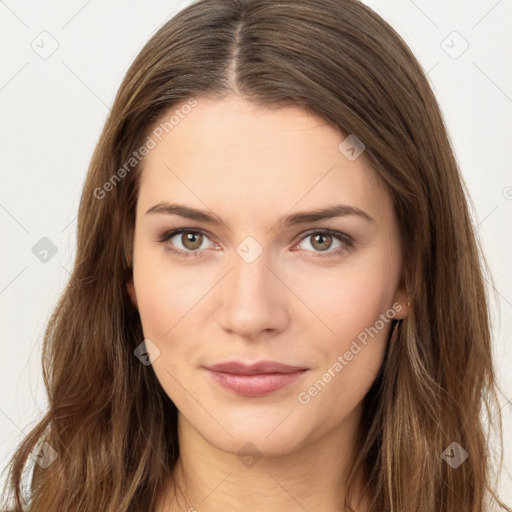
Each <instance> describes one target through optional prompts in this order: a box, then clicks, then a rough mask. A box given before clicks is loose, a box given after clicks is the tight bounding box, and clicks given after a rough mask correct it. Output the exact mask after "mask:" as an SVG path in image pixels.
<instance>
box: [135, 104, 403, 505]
mask: <svg viewBox="0 0 512 512" xmlns="http://www.w3.org/2000/svg"><path fill="white" fill-rule="evenodd" d="M197 100H198V105H197V106H196V107H195V108H193V109H192V110H191V112H190V113H189V114H187V115H186V116H184V118H183V119H181V120H180V122H179V124H177V125H176V126H175V127H174V129H173V130H172V131H170V132H169V133H168V134H167V135H166V136H165V137H164V138H163V139H162V141H161V142H158V144H157V145H156V147H155V148H154V149H152V150H151V151H150V152H149V154H148V155H147V156H146V157H145V163H144V169H143V172H142V175H141V184H140V193H139V198H138V203H137V214H136V226H135V238H134V252H133V256H134V269H133V270H134V272H133V280H132V281H130V282H129V284H128V290H129V292H130V295H131V297H132V300H133V302H134V304H136V306H137V308H138V310H139V313H140V317H141V322H142V326H143V330H144V335H145V338H146V339H149V340H151V341H152V343H154V345H155V346H156V347H158V349H159V351H160V353H159V355H158V357H156V358H155V359H154V360H153V362H152V365H153V369H154V371H155V374H156V376H157V378H158V380H159V382H160V383H161V385H162V387H163V389H164V390H165V392H166V393H167V395H168V396H169V397H170V398H171V399H172V401H173V402H174V403H175V404H176V407H177V408H178V410H179V429H178V432H179V442H180V454H181V455H180V459H179V461H178V465H177V469H176V475H175V476H176V478H177V479H178V481H179V482H180V483H181V484H182V487H183V488H184V489H185V496H183V497H181V498H180V499H181V501H179V502H178V501H176V500H175V499H174V498H173V493H171V492H170V489H171V481H169V486H168V490H169V492H168V493H167V494H166V495H165V496H163V497H162V501H161V503H160V505H159V508H158V510H159V511H162V512H163V511H164V510H165V511H175V510H176V511H177V510H189V509H190V508H192V507H194V508H195V509H197V510H198V511H200V512H203V511H204V512H211V511H225V510H231V511H235V512H236V511H242V510H243V511H244V512H245V511H247V510H266V511H268V512H273V511H277V510H279V512H282V511H283V510H287V511H301V512H303V511H304V509H306V510H322V511H325V512H331V511H332V512H334V511H340V510H343V507H342V503H343V498H344V494H343V492H342V485H343V483H344V481H345V479H346V477H347V472H348V470H349V469H350V466H351V463H352V458H353V457H354V456H355V455H356V454H357V445H356V433H357V432H358V430H359V422H360V417H361V412H362V405H363V398H364V396H365V395H366V393H367V392H368V390H369V389H370V387H371V385H372V383H373V382H374V380H375V377H376V375H377V373H378V371H379V369H380V367H381V365H382V361H383V358H384V355H385V349H386V343H387V340H388V339H389V336H390V329H391V322H388V323H386V324H385V326H384V328H382V329H381V330H379V332H378V334H377V335H375V336H374V337H373V338H370V339H369V342H368V343H367V345H366V346H364V347H363V349H362V350H361V351H360V352H358V353H357V355H354V357H353V358H352V359H351V360H350V361H348V364H346V366H344V367H343V369H342V371H339V372H338V373H336V374H335V375H336V376H335V377H333V378H332V379H331V380H330V382H328V383H327V384H326V385H325V387H324V388H323V389H322V390H321V392H319V393H318V394H317V395H316V396H314V397H313V398H311V400H310V401H309V403H307V404H303V403H300V402H299V400H298V394H299V393H300V392H303V391H305V390H306V391H307V390H308V388H309V387H310V386H312V385H313V384H314V383H315V381H317V380H318V379H321V378H322V375H323V374H324V373H325V372H326V371H327V370H328V368H329V367H331V368H332V366H333V363H335V361H337V358H338V356H339V355H343V354H344V353H345V352H346V351H347V350H349V348H350V346H351V343H352V342H353V340H355V339H356V338H357V336H358V334H360V333H361V332H362V331H364V329H365V328H368V327H370V326H374V325H375V324H376V321H377V320H378V319H379V316H380V315H381V314H383V313H385V312H386V311H389V310H392V311H394V310H393V308H392V305H393V304H397V303H398V304H401V306H400V308H401V309H400V311H398V312H396V311H394V312H395V315H394V318H397V319H399V318H405V316H407V313H408V308H407V306H406V302H407V297H406V296H405V293H404V290H403V289H402V287H401V286H400V283H401V275H402V263H403V261H402V254H401V247H400V242H399V233H398V230H397V223H396V218H395V214H394V211H393V208H392V203H391V199H390V197H389V195H388V194H387V192H386V191H385V190H384V189H383V188H382V186H381V185H380V183H379V181H378V180H377V179H376V175H375V173H374V171H373V170H372V168H371V167H370V165H369V164H368V162H367V160H366V159H365V156H364V153H363V154H362V155H361V156H359V157H358V158H357V159H355V160H354V161H350V160H349V159H347V158H346V156H345V155H344V154H343V153H342V152H341V151H340V150H339V149H338V145H339V144H340V142H341V141H342V140H343V139H344V136H343V135H341V134H340V133H339V132H338V131H337V130H335V129H334V128H333V127H331V126H330V125H327V124H326V123H325V121H323V120H322V119H320V118H317V117H313V116H311V115H308V114H307V113H306V112H304V111H303V110H301V109H298V108H295V107H287V108H282V109H277V110H276V109H268V108H264V107H260V106H256V105H254V104H251V103H248V102H247V101H245V100H244V99H242V98H240V97H238V96H230V97H229V98H227V99H225V100H222V101H220V100H218V99H213V98H210V97H200V98H197ZM175 108H176V107H174V108H173V110H174V109H175ZM168 118H169V115H166V116H163V117H162V119H168ZM162 201H166V202H169V203H179V204H182V205H186V206H190V207H194V208H199V209H204V210H208V211H210V212H211V213H214V214H215V215H216V216H218V217H219V218H220V219H222V221H223V224H221V225H218V226H213V225H209V224H207V223H205V222H201V221H196V220H190V219H185V218H182V217H179V216H176V215H168V214H165V213H149V214H147V213H146V212H147V210H148V209H150V208H151V207H153V206H154V205H156V204H157V203H160V202H162ZM340 203H342V204H346V205H350V206H354V207H357V208H359V209H361V210H363V211H364V212H366V213H367V214H368V215H370V216H371V217H372V218H373V222H369V221H367V220H365V219H364V218H362V217H359V216H356V215H346V216H343V217H335V218H330V219H326V220H320V221H315V222H309V223H306V224H300V225H292V226H281V225H280V224H279V223H278V220H279V219H280V218H281V217H283V216H285V215H288V214H290V213H296V212H299V211H301V212H302V211H308V210H313V209H317V208H325V207H327V206H332V205H335V204H340ZM179 228H188V229H190V230H191V231H194V230H196V231H197V230H202V231H203V233H204V235H203V237H201V235H198V238H197V237H196V239H193V240H192V241H187V238H186V237H185V236H182V235H181V234H178V235H174V236H173V237H172V238H171V239H169V240H167V241H165V242H157V241H156V239H157V238H158V237H159V235H161V234H162V233H164V232H166V231H169V230H171V229H179ZM325 229H333V230H337V231H340V232H342V233H345V234H346V235H348V236H350V237H352V238H353V240H354V242H353V246H352V247H345V248H346V250H345V251H344V252H343V253H341V254H339V255H336V256H333V257H326V256H324V257H322V254H326V253H329V252H331V253H333V252H334V251H336V250H337V249H338V248H339V247H340V246H341V247H342V246H344V242H343V241H340V240H338V239H336V238H334V237H333V238H329V237H328V236H327V238H326V239H323V240H322V237H320V240H318V241H315V234H316V236H318V231H320V232H322V230H325ZM311 230H316V231H313V233H311V232H310V233H307V232H308V231H311ZM306 233H307V234H306ZM320 234H321V233H320ZM247 236H251V237H253V238H254V240H255V241H256V242H257V244H259V247H260V248H261V249H262V251H263V252H262V253H261V254H260V255H259V257H258V258H256V259H255V261H253V262H251V263H248V262H247V261H246V260H244V259H243V258H242V257H241V256H240V255H239V254H238V253H237V251H236V249H237V247H238V246H239V245H240V243H241V242H242V241H243V240H244V239H245V238H246V237H247ZM170 246H173V247H174V248H176V249H178V250H182V251H187V250H188V251H189V252H194V251H195V252H197V253H201V254H202V255H201V256H194V255H190V256H189V257H187V258H182V257H178V256H176V255H173V254H171V253H169V252H167V251H166V250H165V248H166V247H170ZM197 247H198V248H197ZM322 249H325V250H322ZM250 251H254V247H253V248H252V249H250ZM153 354H156V352H153ZM227 360H243V361H247V362H254V361H260V360H274V361H279V362H282V363H285V364H289V365H292V366H302V367H306V368H308V372H306V373H305V374H304V375H303V376H302V377H301V378H300V379H299V380H298V381H296V382H295V383H293V384H292V385H290V386H288V387H285V388H283V389H281V390H278V391H275V392H272V393H270V394H268V395H265V396H261V397H247V396H241V395H238V394H236V393H234V392H232V391H228V390H226V389H224V388H222V387H220V386H219V385H218V384H216V383H215V382H213V381H212V379H211V378H210V376H209V375H208V374H207V373H206V372H205V371H204V369H203V366H204V365H208V364H215V363H218V362H221V361H227ZM331 371H332V370H331ZM248 442H250V443H252V445H254V447H256V449H257V453H258V455H259V456H261V458H259V459H258V460H257V462H256V463H255V464H254V465H252V466H251V467H249V466H248V465H246V464H244V463H243V461H242V460H241V459H240V458H239V457H238V456H237V452H238V451H239V450H240V449H241V447H242V446H244V445H246V443H248ZM254 460H256V459H253V461H254ZM362 483H363V481H362V480H361V479H359V480H358V484H359V485H358V489H360V488H361V487H360V484H362ZM357 499H358V498H357V497H356V501H355V502H353V504H354V505H357ZM367 506H368V496H364V497H363V498H362V501H361V502H360V503H359V505H358V508H357V510H358V511H365V510H367Z"/></svg>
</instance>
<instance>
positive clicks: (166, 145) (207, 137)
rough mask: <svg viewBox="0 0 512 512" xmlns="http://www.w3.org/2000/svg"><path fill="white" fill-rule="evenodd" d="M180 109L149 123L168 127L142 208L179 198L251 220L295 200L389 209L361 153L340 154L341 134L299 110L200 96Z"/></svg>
mask: <svg viewBox="0 0 512 512" xmlns="http://www.w3.org/2000/svg"><path fill="white" fill-rule="evenodd" d="M176 111H178V112H177V114H181V115H175V116H174V118H173V120H174V123H172V124H170V123H169V124H167V125H165V122H166V121H168V120H169V119H170V118H171V116H172V115H173V113H176ZM184 112H185V111H183V112H180V106H179V105H178V106H176V107H173V108H172V109H171V111H169V112H166V114H165V115H164V116H162V118H161V120H160V121H159V122H158V123H155V127H158V126H160V127H164V128H165V127H167V129H166V130H165V129H164V130H162V128H161V129H160V132H162V131H163V133H160V132H158V133H160V135H159V137H160V139H161V140H159V139H158V138H157V137H155V136H153V138H154V139H155V142H156V145H155V147H154V148H153V149H151V150H150V151H149V153H148V154H147V156H146V157H145V158H144V163H143V170H142V175H141V183H140V192H139V202H140V203H142V204H143V207H145V206H146V207H148V208H149V207H150V206H152V205H153V204H155V203H157V202H159V201H162V200H165V201H176V200H179V201H182V202H186V203H187V204H190V205H191V206H196V207H198V208H204V207H205V204H206V205H208V207H211V208H212V209H214V210H216V209H220V210H221V211H222V212H223V213H225V214H226V215H234V214H235V213H236V214H237V215H239V216H244V215H246V216H247V218H250V217H252V218H253V219H254V218H255V217H254V216H255V215H256V216H260V215H262V214H265V215H270V216H272V213H274V214H275V215H277V214H278V213H279V212H284V211H287V210H290V209H291V208H292V207H293V205H294V204H296V203H300V209H301V210H302V209H306V208H307V207H313V208H317V207H319V206H325V205H331V204H338V203H347V204H350V205H351V206H356V207H359V208H361V209H363V210H369V209H371V210H372V212H373V214H372V216H374V215H375V216H377V217H378V216H379V215H382V214H383V213H384V210H386V209H387V208H389V198H388V197H387V194H385V192H384V190H383V189H382V187H381V186H380V185H379V183H378V181H377V180H376V176H375V174H374V171H373V170H372V169H371V166H370V165H369V164H368V162H367V160H366V159H365V158H364V153H363V154H362V155H361V156H360V157H359V158H357V159H355V160H353V161H351V160H349V159H348V158H347V157H346V156H345V154H344V153H342V152H341V151H340V149H339V145H340V143H341V142H342V141H343V139H344V135H342V134H341V133H340V132H339V131H338V130H336V129H335V128H333V127H332V126H331V125H329V124H327V123H326V122H325V120H323V119H321V118H319V117H316V116H312V115H311V114H308V113H307V112H305V111H304V110H302V109H300V108H297V107H286V108H279V109H276V108H265V107H262V106H258V105H255V104H253V103H249V102H247V101H245V100H243V99H241V98H239V97H229V98H226V99H223V100H218V99H212V98H203V97H201V98H198V99H197V105H196V106H195V107H194V108H192V109H187V110H186V112H187V113H186V114H185V113H184ZM153 133H154V132H153ZM210 203H211V204H210ZM146 209H147V208H146Z"/></svg>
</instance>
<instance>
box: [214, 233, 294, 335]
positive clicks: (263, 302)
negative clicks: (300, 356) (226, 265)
mask: <svg viewBox="0 0 512 512" xmlns="http://www.w3.org/2000/svg"><path fill="white" fill-rule="evenodd" d="M236 252H237V254H233V262H232V271H231V272H229V274H228V275H227V276H226V278H227V281H226V282H225V283H224V284H223V286H222V292H221V293H222V294H223V297H222V299H221V304H222V308H221V314H220V319H221V323H222V326H223V327H224V328H226V329H229V330H231V331H234V332H237V333H238V334H239V335H241V336H246V337H251V336H255V335H256V334H257V333H258V332H260V331H263V330H267V329H275V328H281V327H282V326H281V325H280V324H281V321H282V320H283V319H284V317H285V315H284V314H283V313H284V311H282V310H281V307H284V304H281V305H280V304H279V297H280V296H281V292H282V290H281V292H280V291H279V290H278V287H279V286H283V284H282V283H280V282H279V279H276V277H275V276H274V275H273V273H272V272H271V271H270V269H269V268H268V266H270V267H271V266H272V263H271V261H270V257H269V255H270V252H267V251H265V250H264V249H263V247H262V246H261V245H260V244H259V243H257V242H256V241H255V240H254V239H252V240H251V239H248V240H245V241H244V242H242V243H241V244H240V245H239V246H238V247H237V249H236ZM280 313H281V314H280Z"/></svg>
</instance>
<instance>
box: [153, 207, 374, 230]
mask: <svg viewBox="0 0 512 512" xmlns="http://www.w3.org/2000/svg"><path fill="white" fill-rule="evenodd" d="M149 213H164V214H167V215H178V216H180V217H184V218H186V219H191V220H195V221H198V222H205V223H208V224H212V225H214V226H218V225H221V224H224V222H222V220H221V219H220V218H219V217H218V216H217V215H215V214H212V213H210V212H208V211H206V210H198V209H197V208H191V207H189V206H182V205H179V204H170V203H166V202H160V203H158V204H156V205H155V206H152V207H151V208H150V209H149V210H148V211H147V212H146V214H149ZM347 215H356V216H358V217H361V218H362V219H365V220H366V221H368V222H371V223H375V220H374V219H373V218H372V217H371V216H370V215H368V214H367V213H366V212H365V211H363V210H361V209H359V208H357V207H355V206H348V205H345V204H338V205H334V206H330V207H327V208H317V209H314V210H310V211H307V212H298V213H292V214H290V215H286V216H285V217H283V218H282V219H280V220H279V221H278V222H277V224H280V225H284V226H294V225H296V224H307V223H309V222H316V221H319V220H325V219H330V218H333V217H344V216H347Z"/></svg>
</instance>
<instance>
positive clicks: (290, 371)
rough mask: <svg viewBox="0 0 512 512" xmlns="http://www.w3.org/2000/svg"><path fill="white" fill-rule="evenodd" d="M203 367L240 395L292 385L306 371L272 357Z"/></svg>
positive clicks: (215, 378)
mask: <svg viewBox="0 0 512 512" xmlns="http://www.w3.org/2000/svg"><path fill="white" fill-rule="evenodd" d="M204 369H205V370H206V373H207V374H208V375H209V376H210V377H211V378H212V379H213V381H214V382H215V383H217V384H218V385H220V386H221V387H223V388H225V389H228V390H230V391H232V392H234V393H237V394H239V395H243V396H262V395H267V394H269V393H272V392H273V391H277V390H279V389H282V388H284V387H287V386H289V385H291V384H292V383H294V382H296V381H297V380H298V379H300V378H301V377H303V376H304V375H305V374H306V373H307V372H308V371H309V369H308V368H304V367H300V366H289V365H285V364H282V363H278V362H275V361H261V362H258V363H253V364H246V363H243V362H240V361H231V362H226V363H219V364H216V365H213V366H208V367H204Z"/></svg>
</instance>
